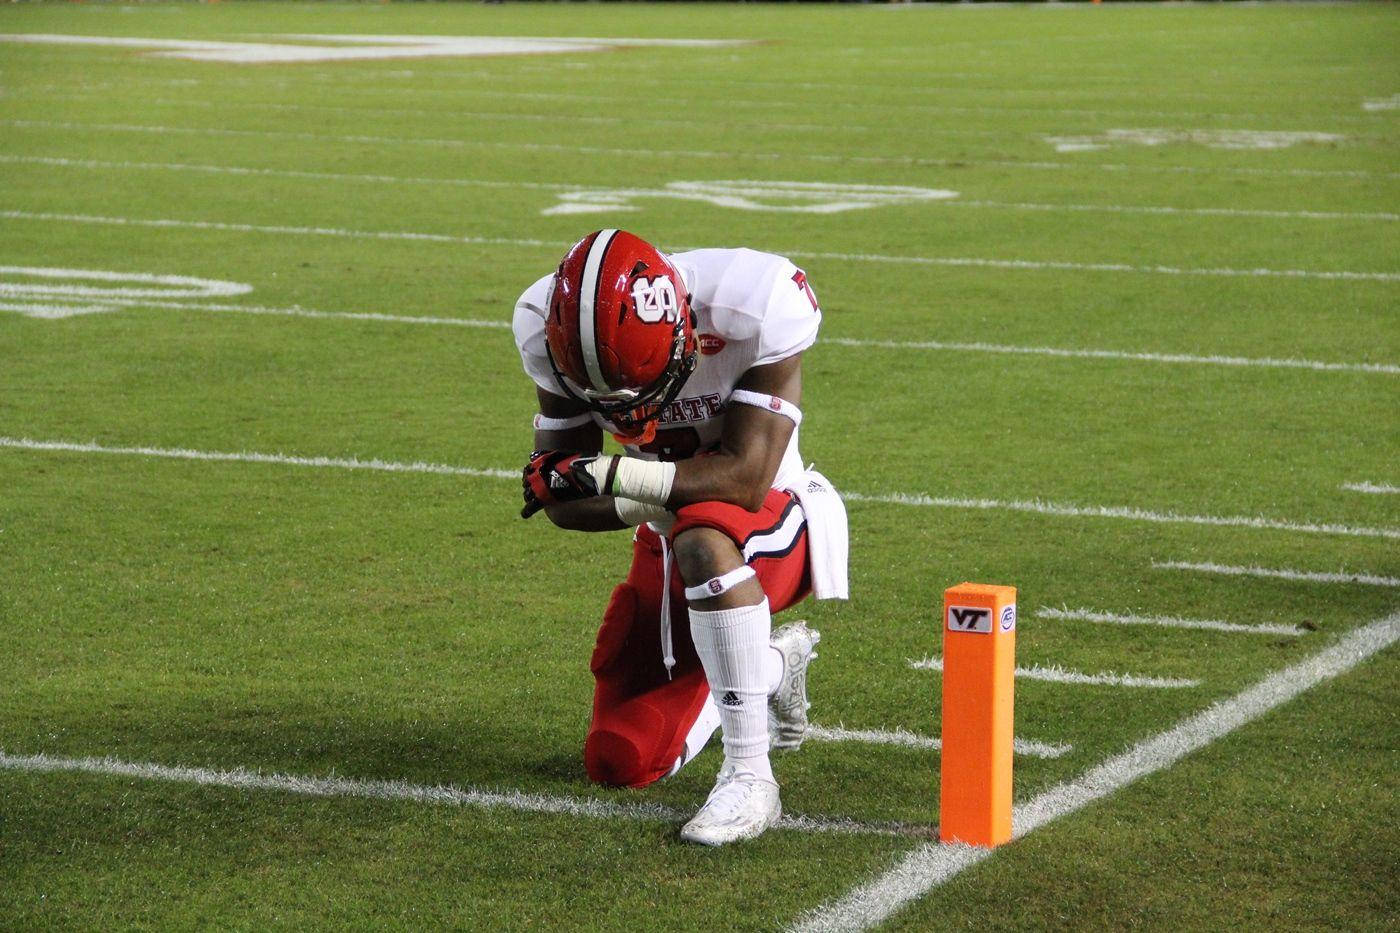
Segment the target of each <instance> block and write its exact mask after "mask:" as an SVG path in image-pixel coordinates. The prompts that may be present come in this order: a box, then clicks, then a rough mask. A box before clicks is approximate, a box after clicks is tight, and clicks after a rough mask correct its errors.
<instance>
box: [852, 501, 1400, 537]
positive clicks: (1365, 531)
mask: <svg viewBox="0 0 1400 933" xmlns="http://www.w3.org/2000/svg"><path fill="white" fill-rule="evenodd" d="M841 498H843V499H845V500H846V501H848V502H879V503H886V504H890V505H916V506H926V507H936V508H949V509H1004V510H1007V511H1011V512H1032V513H1035V514H1038V515H1060V516H1066V517H1069V516H1073V517H1087V518H1123V519H1128V520H1129V521H1138V522H1157V523H1162V524H1181V525H1215V526H1221V527H1232V528H1264V529H1269V530H1272V531H1291V532H1298V533H1301V534H1328V535H1346V536H1348V537H1353V538H1400V528H1368V527H1364V526H1356V525H1333V524H1312V523H1307V522H1289V521H1283V520H1281V519H1274V518H1263V517H1260V516H1250V515H1182V514H1180V513H1177V512H1152V511H1148V510H1146V509H1135V508H1128V507H1124V506H1102V505H1100V506H1079V505H1065V504H1062V503H1057V502H1041V501H1039V500H1029V501H1027V500H1015V499H1013V500H1004V499H959V498H952V497H947V496H926V495H923V494H910V493H902V492H894V493H883V494H878V495H872V494H868V493H861V492H844V493H842V494H841Z"/></svg>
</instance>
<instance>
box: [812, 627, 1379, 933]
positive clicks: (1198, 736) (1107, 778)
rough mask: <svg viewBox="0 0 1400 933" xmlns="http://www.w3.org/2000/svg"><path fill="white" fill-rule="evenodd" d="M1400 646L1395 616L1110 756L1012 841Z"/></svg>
mask: <svg viewBox="0 0 1400 933" xmlns="http://www.w3.org/2000/svg"><path fill="white" fill-rule="evenodd" d="M1397 639H1400V613H1395V614H1394V615H1390V616H1387V617H1385V618H1383V619H1379V620H1377V621H1375V622H1371V623H1369V624H1367V625H1363V626H1360V627H1358V628H1355V629H1352V630H1351V631H1350V632H1347V633H1346V634H1345V635H1343V636H1342V637H1341V638H1340V639H1339V640H1338V641H1337V642H1336V644H1334V645H1332V646H1331V647H1328V648H1325V649H1323V650H1322V651H1320V652H1318V653H1317V654H1315V655H1313V656H1312V657H1310V658H1307V659H1305V660H1303V661H1300V662H1298V663H1297V664H1294V665H1292V666H1290V667H1286V668H1284V669H1283V670H1281V671H1278V672H1276V673H1273V674H1270V675H1269V676H1267V677H1265V678H1264V679H1263V680H1261V681H1259V683H1257V684H1255V685H1254V686H1252V687H1249V688H1247V689H1246V690H1243V691H1242V692H1240V693H1238V694H1236V695H1235V696H1233V697H1230V698H1228V699H1225V700H1221V701H1220V702H1218V703H1214V704H1212V705H1211V706H1209V707H1208V708H1206V709H1205V710H1203V711H1201V712H1199V713H1197V714H1195V715H1193V716H1188V717H1187V718H1186V719H1183V720H1182V721H1181V722H1179V723H1178V724H1177V725H1175V726H1173V727H1172V728H1170V729H1168V730H1167V731H1165V732H1162V733H1159V734H1158V735H1155V736H1153V737H1151V738H1149V739H1146V740H1144V741H1142V742H1139V743H1138V744H1136V745H1134V746H1133V747H1132V748H1130V749H1128V750H1127V751H1125V752H1123V753H1121V754H1118V755H1115V756H1113V757H1112V758H1110V759H1108V760H1107V761H1105V762H1104V763H1103V764H1100V765H1097V766H1095V767H1093V768H1091V769H1089V770H1088V771H1086V772H1085V773H1084V774H1082V775H1080V776H1079V777H1077V778H1074V779H1072V780H1069V781H1066V782H1064V783H1063V784H1059V785H1057V786H1055V787H1052V788H1051V789H1050V790H1048V791H1045V792H1044V793H1042V794H1039V795H1037V796H1036V797H1034V798H1033V799H1031V800H1029V801H1027V802H1025V803H1023V804H1020V805H1019V806H1017V807H1016V808H1015V809H1014V810H1013V812H1012V826H1013V827H1014V828H1013V833H1014V836H1015V838H1018V839H1019V838H1021V837H1022V836H1025V835H1027V834H1029V833H1032V832H1034V831H1035V830H1037V829H1039V828H1040V827H1042V826H1044V825H1046V824H1047V823H1050V822H1052V821H1053V820H1057V819H1059V818H1060V817H1062V816H1068V815H1069V814H1071V813H1074V812H1076V811H1078V810H1080V809H1082V808H1083V807H1085V806H1087V805H1088V804H1090V803H1092V802H1094V801H1095V800H1099V799H1101V798H1103V797H1107V796H1109V795H1110V794H1112V793H1114V792H1116V791H1117V790H1119V789H1120V788H1123V787H1126V786H1127V785H1128V784H1131V783H1132V782H1134V781H1136V780H1137V779H1138V778H1141V777H1145V776H1146V775H1149V774H1152V773H1154V772H1157V771H1161V770H1163V769H1165V768H1168V767H1170V766H1171V765H1173V764H1175V763H1176V762H1178V761H1180V760H1181V759H1182V758H1184V757H1186V756H1187V755H1188V754H1190V753H1191V752H1194V751H1197V750H1198V749H1201V748H1204V747H1205V746H1207V745H1209V744H1210V743H1211V742H1213V741H1215V740H1216V739H1218V738H1220V737H1222V736H1224V735H1228V734H1229V733H1231V732H1233V731H1234V730H1236V729H1238V728H1239V727H1240V726H1243V725H1245V724H1247V723H1249V722H1252V721H1253V720H1255V719H1258V718H1259V717H1260V716H1262V715H1264V714H1265V713H1267V712H1269V711H1270V710H1272V709H1274V708H1275V707H1278V706H1282V705H1283V704H1284V703H1287V702H1288V701H1289V700H1291V699H1293V698H1294V697H1296V696H1298V695H1299V694H1301V693H1303V692H1304V691H1306V690H1309V689H1311V688H1312V687H1315V686H1317V685H1318V684H1320V683H1323V682H1324V681H1327V680H1331V679H1332V678H1333V677H1336V676H1337V675H1339V674H1343V673H1346V672H1347V671H1349V670H1351V669H1352V668H1353V667H1355V666H1356V665H1358V664H1360V663H1361V662H1362V661H1365V660H1366V659H1367V658H1369V657H1370V656H1371V655H1373V654H1375V653H1376V652H1378V651H1381V650H1382V649H1384V648H1387V647H1389V646H1390V645H1392V644H1394V643H1395V641H1396V640H1397ZM995 851H996V850H995V849H983V848H979V847H977V846H967V845H944V844H940V843H925V844H924V845H921V846H919V847H918V848H917V849H915V850H914V851H913V852H910V853H909V854H908V855H906V856H904V858H902V859H900V861H899V863H898V864H897V865H895V866H894V867H893V868H891V869H890V870H889V871H887V872H885V873H884V874H882V875H880V876H879V877H878V878H875V879H873V880H872V881H869V882H867V883H866V884H863V885H861V886H859V887H857V888H855V889H854V890H852V891H851V892H850V893H849V894H847V895H846V896H845V897H842V898H841V899H840V900H837V901H834V902H831V903H829V904H824V905H822V906H821V907H818V908H816V909H814V910H812V911H809V912H807V913H806V914H804V915H802V916H801V917H799V918H798V919H797V922H796V923H795V924H794V927H793V928H794V929H795V930H801V931H810V933H816V931H836V930H865V929H869V928H870V927H873V926H875V925H877V924H879V923H882V922H883V921H884V920H886V919H887V918H889V917H890V916H891V915H892V914H894V913H895V912H896V911H898V910H899V909H900V908H902V907H903V906H904V905H906V904H908V903H909V902H910V901H912V900H914V899H915V898H918V897H921V896H922V895H924V894H926V893H927V892H928V891H930V890H931V889H933V888H935V887H937V886H938V885H941V884H943V883H944V882H946V881H948V880H949V879H950V878H952V877H954V876H955V875H957V874H958V873H959V872H961V871H962V870H963V869H965V868H968V867H970V866H972V865H975V864H977V863H978V862H980V861H982V860H984V859H986V858H990V857H991V855H992V854H993V853H994V852H995Z"/></svg>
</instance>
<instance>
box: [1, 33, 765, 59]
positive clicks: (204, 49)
mask: <svg viewBox="0 0 1400 933" xmlns="http://www.w3.org/2000/svg"><path fill="white" fill-rule="evenodd" d="M269 38H272V39H282V38H285V39H301V40H306V41H305V42H301V43H296V44H288V43H285V42H215V41H205V40H192V39H140V38H135V37H117V36H77V35H62V34H56V33H16V34H0V43H4V42H10V43H42V44H48V45H89V46H112V47H117V48H136V49H149V50H152V51H148V52H147V55H150V56H153V57H157V58H183V59H188V60H190V61H199V62H224V63H229V64H239V65H247V64H262V63H266V62H335V61H364V60H381V59H386V58H466V57H473V56H480V55H540V54H549V53H555V54H557V53H561V52H567V53H574V52H603V51H609V50H611V49H617V48H626V47H634V46H648V45H654V46H665V47H668V48H675V47H684V46H695V47H703V48H717V47H725V46H735V45H749V44H752V43H751V41H750V40H746V39H583V38H545V37H538V36H367V35H288V36H278V35H272V36H269ZM308 42H317V43H323V44H319V45H312V44H308ZM327 42H330V43H345V44H343V45H326V44H324V43H327Z"/></svg>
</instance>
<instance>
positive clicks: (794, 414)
mask: <svg viewBox="0 0 1400 933" xmlns="http://www.w3.org/2000/svg"><path fill="white" fill-rule="evenodd" d="M729 400H730V401H731V402H738V403H739V404H740V405H752V406H754V407H755V408H766V409H767V410H768V411H771V412H773V413H774V414H776V415H782V416H783V417H784V418H789V419H791V420H792V423H793V424H794V425H799V424H801V423H802V409H800V408H798V407H797V406H796V405H794V404H792V402H789V401H788V400H787V399H785V398H778V397H777V396H776V395H764V394H763V393H762V392H750V391H749V390H748V389H735V390H734V391H733V392H732V393H730V395H729Z"/></svg>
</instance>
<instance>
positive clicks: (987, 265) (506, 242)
mask: <svg viewBox="0 0 1400 933" xmlns="http://www.w3.org/2000/svg"><path fill="white" fill-rule="evenodd" d="M0 217H3V218H6V219H8V220H40V221H59V222H63V223H81V224H106V225H112V226H119V227H121V226H131V227H164V228H171V229H186V230H229V231H236V232H242V233H276V234H285V235H296V236H334V237H352V238H358V239H370V240H413V241H420V242H428V243H468V244H485V245H492V246H539V247H550V248H552V249H561V248H566V247H567V246H569V245H570V244H567V243H564V242H563V241H552V240H534V239H524V238H519V237H478V236H459V235H454V234H445V233H415V232H413V231H406V230H348V229H344V228H335V227H297V226H287V225H281V224H244V223H225V222H223V221H215V220H179V219H174V218H141V217H104V216H99V215H94V214H65V213H54V212H48V211H22V210H3V211H0ZM692 248H695V247H680V249H692ZM783 252H785V253H786V254H787V255H788V256H791V257H796V258H807V259H834V260H838V261H841V262H875V263H891V264H896V265H922V266H954V267H963V268H981V269H1015V270H1019V271H1041V270H1055V271H1072V272H1132V273H1141V274H1150V275H1186V276H1197V275H1199V276H1224V277H1231V278H1234V277H1247V278H1258V277H1278V278H1290V279H1331V280H1337V279H1340V280H1347V281H1368V282H1397V281H1400V272H1356V271H1349V270H1326V269H1229V268H1199V269H1197V268H1182V267H1178V266H1132V265H1127V264H1124V263H1112V262H1095V263H1086V262H1061V261H1055V260H1038V259H986V258H980V257H972V256H887V255H881V254H877V253H831V252H821V251H812V250H783Z"/></svg>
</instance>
